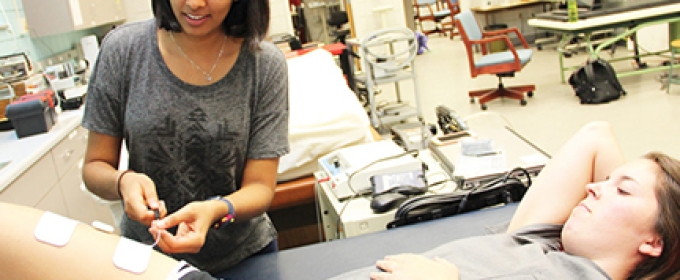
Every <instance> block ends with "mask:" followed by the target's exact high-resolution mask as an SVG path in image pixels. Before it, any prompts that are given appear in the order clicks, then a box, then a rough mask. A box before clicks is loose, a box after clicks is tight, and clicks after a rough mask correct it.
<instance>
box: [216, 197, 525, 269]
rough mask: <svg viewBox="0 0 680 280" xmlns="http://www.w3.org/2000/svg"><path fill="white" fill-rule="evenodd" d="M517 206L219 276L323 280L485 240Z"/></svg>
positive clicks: (269, 259) (326, 246)
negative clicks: (394, 257) (395, 257)
mask: <svg viewBox="0 0 680 280" xmlns="http://www.w3.org/2000/svg"><path fill="white" fill-rule="evenodd" d="M517 205H518V204H517V203H512V204H509V205H505V206H500V207H495V208H487V209H482V210H479V211H474V212H469V213H465V214H460V215H456V216H450V217H445V218H441V219H437V220H433V221H427V222H422V223H419V224H413V225H408V226H404V227H400V228H395V229H390V230H385V231H380V232H376V233H371V234H366V235H361V236H356V237H350V238H347V239H340V240H334V241H331V242H325V243H317V244H313V245H309V246H304V247H298V248H294V249H290V250H284V251H280V252H276V253H271V254H266V255H260V256H256V257H252V258H250V259H247V260H245V261H244V262H243V263H241V264H238V265H237V266H236V267H234V268H232V269H231V270H229V271H227V272H225V273H224V274H221V275H219V276H220V277H222V278H225V279H296V280H302V279H314V280H317V279H327V278H330V277H333V276H337V275H339V274H342V273H345V272H347V271H350V270H354V269H357V268H362V267H367V266H373V265H375V262H376V261H377V260H379V259H382V258H383V257H384V256H386V255H390V254H398V253H422V252H425V251H428V250H430V249H433V248H435V247H437V246H439V245H441V244H443V243H446V242H449V241H452V240H455V239H460V238H464V237H470V236H477V235H484V234H488V233H489V229H488V227H493V226H498V225H500V224H503V223H506V222H509V221H510V219H511V218H512V215H513V213H514V212H515V209H516V207H517ZM366 279H368V275H367V276H366Z"/></svg>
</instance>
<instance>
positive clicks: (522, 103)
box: [519, 99, 527, 106]
mask: <svg viewBox="0 0 680 280" xmlns="http://www.w3.org/2000/svg"><path fill="white" fill-rule="evenodd" d="M519 104H520V105H522V106H524V105H527V101H526V100H524V99H522V100H520V101H519Z"/></svg>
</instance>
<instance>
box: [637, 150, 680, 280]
mask: <svg viewBox="0 0 680 280" xmlns="http://www.w3.org/2000/svg"><path fill="white" fill-rule="evenodd" d="M643 158H645V159H649V160H652V161H654V162H655V163H656V164H657V165H658V166H659V167H660V168H661V171H660V172H659V174H658V179H657V185H656V188H655V192H656V200H657V201H658V203H659V213H658V216H657V219H656V224H655V225H654V227H655V230H656V232H657V233H658V234H659V235H660V236H661V238H662V240H663V251H662V252H661V255H660V256H659V257H657V258H654V257H649V258H647V259H645V260H643V261H642V262H641V263H640V264H639V265H638V266H637V268H636V269H635V271H633V273H632V274H631V276H630V279H680V270H678V267H680V184H679V183H680V161H678V160H676V159H673V158H671V157H669V156H667V155H664V154H662V153H658V152H651V153H648V154H646V155H645V156H644V157H643Z"/></svg>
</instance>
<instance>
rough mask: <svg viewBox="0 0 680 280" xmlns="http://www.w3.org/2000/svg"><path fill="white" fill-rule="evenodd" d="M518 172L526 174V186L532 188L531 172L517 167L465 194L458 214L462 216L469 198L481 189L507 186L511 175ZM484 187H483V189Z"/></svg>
mask: <svg viewBox="0 0 680 280" xmlns="http://www.w3.org/2000/svg"><path fill="white" fill-rule="evenodd" d="M517 171H522V173H524V175H525V176H526V178H527V185H526V186H527V187H529V186H531V176H530V175H529V172H528V171H526V169H524V168H521V167H515V168H513V169H512V170H510V171H508V172H506V173H505V175H503V177H501V178H498V179H495V180H493V181H491V182H488V183H486V184H479V185H477V186H475V187H473V188H472V189H471V190H470V191H468V192H467V193H466V194H465V196H463V199H462V200H461V201H460V204H459V205H458V212H457V214H460V213H461V212H462V211H463V209H464V208H465V204H466V203H467V201H468V198H469V197H470V195H471V194H473V193H475V192H476V191H477V190H479V189H486V188H489V187H492V186H494V185H496V184H501V185H502V186H505V184H506V183H507V182H508V179H510V175H512V174H514V173H515V172H517ZM513 179H517V178H514V177H513ZM518 180H519V179H518ZM519 181H520V182H521V180H519ZM482 186H483V188H481V187H482Z"/></svg>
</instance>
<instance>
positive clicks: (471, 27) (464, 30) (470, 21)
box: [453, 10, 484, 78]
mask: <svg viewBox="0 0 680 280" xmlns="http://www.w3.org/2000/svg"><path fill="white" fill-rule="evenodd" d="M453 18H454V21H455V22H456V27H457V28H458V33H459V34H460V38H461V39H462V40H463V43H464V44H465V50H466V51H467V55H468V63H469V65H470V75H471V76H472V77H473V78H474V77H477V75H478V74H479V72H478V69H477V67H476V66H475V55H474V50H473V48H472V46H473V43H472V42H471V40H479V39H482V38H483V33H482V30H481V29H480V28H479V25H478V24H477V19H475V15H474V14H472V12H471V11H470V10H465V11H462V12H460V13H459V14H457V15H455V16H454V17H453ZM482 47H484V46H482Z"/></svg>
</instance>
